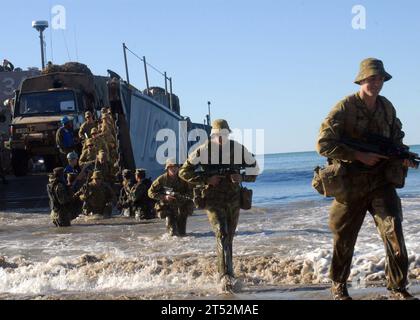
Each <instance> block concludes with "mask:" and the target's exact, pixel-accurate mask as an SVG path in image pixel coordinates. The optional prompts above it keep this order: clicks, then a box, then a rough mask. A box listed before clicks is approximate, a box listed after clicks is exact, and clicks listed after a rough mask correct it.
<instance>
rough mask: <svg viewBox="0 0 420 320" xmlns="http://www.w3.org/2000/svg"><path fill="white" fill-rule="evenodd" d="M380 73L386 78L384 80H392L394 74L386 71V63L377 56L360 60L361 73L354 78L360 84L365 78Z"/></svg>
mask: <svg viewBox="0 0 420 320" xmlns="http://www.w3.org/2000/svg"><path fill="white" fill-rule="evenodd" d="M376 75H380V76H383V77H384V78H385V79H384V81H388V80H391V78H392V76H391V75H390V74H389V73H388V72H386V71H385V68H384V64H383V62H382V61H381V60H379V59H375V58H367V59H364V60H363V61H362V62H360V69H359V74H358V75H357V77H356V80H354V83H356V84H360V83H361V82H362V81H363V80H365V79H367V78H369V77H371V76H376Z"/></svg>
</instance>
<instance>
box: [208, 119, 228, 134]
mask: <svg viewBox="0 0 420 320" xmlns="http://www.w3.org/2000/svg"><path fill="white" fill-rule="evenodd" d="M231 132H232V130H230V128H229V125H228V123H227V121H226V120H224V119H216V120H214V121H213V122H212V124H211V132H210V135H212V136H213V135H223V136H228V135H229V134H230V133H231Z"/></svg>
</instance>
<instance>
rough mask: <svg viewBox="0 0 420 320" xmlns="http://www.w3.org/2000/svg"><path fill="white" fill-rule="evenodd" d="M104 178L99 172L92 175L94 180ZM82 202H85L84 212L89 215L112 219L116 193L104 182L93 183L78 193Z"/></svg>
mask: <svg viewBox="0 0 420 320" xmlns="http://www.w3.org/2000/svg"><path fill="white" fill-rule="evenodd" d="M98 176H99V177H100V178H102V175H101V174H98V171H95V172H94V173H93V175H92V179H95V178H96V177H98ZM76 196H78V197H80V200H82V201H83V202H84V210H85V213H86V214H87V215H102V216H104V217H110V216H111V213H112V203H113V202H114V201H115V200H116V199H115V194H114V191H113V190H112V189H111V187H110V186H109V185H108V184H107V183H105V182H103V181H99V182H95V181H91V182H89V183H88V184H87V185H84V186H83V187H82V189H81V190H80V191H78V192H77V193H76Z"/></svg>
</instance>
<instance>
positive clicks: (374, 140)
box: [341, 134, 420, 169]
mask: <svg viewBox="0 0 420 320" xmlns="http://www.w3.org/2000/svg"><path fill="white" fill-rule="evenodd" d="M341 142H342V143H344V144H345V145H347V146H349V147H351V148H353V149H355V150H358V151H362V152H372V153H376V154H379V155H382V156H386V157H389V158H393V159H402V160H403V159H407V160H410V162H411V163H412V164H414V166H415V168H416V169H417V168H418V167H419V164H420V157H419V156H418V154H416V153H413V152H410V151H409V150H410V148H409V147H408V146H406V145H404V144H401V145H400V144H395V143H394V142H393V141H392V140H391V139H389V138H386V137H383V136H381V135H377V134H366V135H365V136H364V137H363V138H362V139H360V140H359V139H351V138H342V139H341Z"/></svg>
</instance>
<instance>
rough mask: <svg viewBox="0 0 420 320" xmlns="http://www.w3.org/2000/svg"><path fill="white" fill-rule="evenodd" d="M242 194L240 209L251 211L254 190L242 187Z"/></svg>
mask: <svg viewBox="0 0 420 320" xmlns="http://www.w3.org/2000/svg"><path fill="white" fill-rule="evenodd" d="M240 192H241V194H240V208H241V209H243V210H249V209H251V207H252V190H251V189H248V188H245V187H241V191H240Z"/></svg>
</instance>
